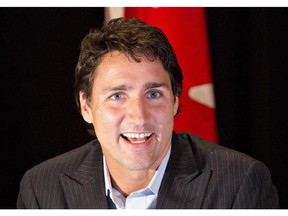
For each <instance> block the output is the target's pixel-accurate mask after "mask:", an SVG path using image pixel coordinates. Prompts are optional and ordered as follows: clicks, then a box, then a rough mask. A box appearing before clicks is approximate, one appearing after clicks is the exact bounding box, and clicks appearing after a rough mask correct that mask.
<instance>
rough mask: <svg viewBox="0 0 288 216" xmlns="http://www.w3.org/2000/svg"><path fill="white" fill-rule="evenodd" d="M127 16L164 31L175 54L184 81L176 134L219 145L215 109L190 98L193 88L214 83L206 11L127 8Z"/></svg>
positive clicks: (195, 9) (200, 9)
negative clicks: (191, 134) (199, 137)
mask: <svg viewBox="0 0 288 216" xmlns="http://www.w3.org/2000/svg"><path fill="white" fill-rule="evenodd" d="M125 16H126V17H137V18H139V19H141V20H143V21H145V22H147V23H150V24H151V25H154V26H157V27H159V28H161V29H162V30H163V31H164V32H165V34H166V35H167V37H168V39H169V41H170V42H171V44H172V46H173V48H174V50H175V52H176V55H177V58H178V61H179V64H180V66H181V68H182V71H183V74H184V81H183V93H182V96H181V98H180V108H181V111H180V114H179V115H178V116H177V117H176V118H175V127H174V128H175V131H186V132H191V133H194V134H196V135H198V136H201V137H203V138H204V139H207V140H209V141H212V142H217V133H216V119H215V109H213V108H209V107H207V106H205V105H203V104H201V103H199V102H197V101H195V100H192V99H191V98H190V97H189V95H188V91H189V89H190V88H191V87H197V86H199V85H202V84H207V83H212V79H211V69H210V58H209V48H208V38H207V28H206V20H205V10H204V9H203V8H189V7H185V8H180V7H179V8H178V7H177V8H172V7H171V8H147V7H145V8H141V7H138V8H133V7H128V8H125Z"/></svg>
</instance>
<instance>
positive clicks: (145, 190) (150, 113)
mask: <svg viewBox="0 0 288 216" xmlns="http://www.w3.org/2000/svg"><path fill="white" fill-rule="evenodd" d="M182 79H183V77H182V72H181V69H180V67H179V65H178V62H177V59H176V56H175V54H174V51H173V49H172V47H171V45H170V44H169V42H168V40H167V38H166V36H165V35H164V34H163V32H162V31H161V30H160V29H157V28H155V27H153V26H150V25H147V24H146V23H143V22H141V21H140V20H137V19H125V18H119V19H114V20H111V21H110V22H109V23H108V24H107V25H106V26H104V27H102V28H101V29H100V30H96V31H94V32H90V33H89V34H88V35H87V36H86V37H85V38H84V39H83V41H82V46H81V52H80V57H79V61H78V64H77V67H76V73H75V81H76V83H75V92H76V102H77V105H78V107H79V110H80V111H81V114H82V116H83V118H84V120H85V121H86V122H87V123H88V125H89V126H90V132H92V133H94V134H95V136H96V139H95V140H93V141H91V142H90V143H88V144H86V145H84V146H82V147H80V148H78V149H75V150H72V151H71V152H68V153H65V154H63V155H60V156H58V157H56V158H54V159H51V160H48V161H46V162H43V163H42V164H40V165H37V166H35V167H34V168H32V169H31V170H29V171H27V172H26V174H25V175H24V177H23V179H22V181H21V185H20V192H19V197H18V202H17V205H18V208H114V209H123V208H127V209H128V208H151V209H153V208H175V209H184V208H189V209H191V208H277V207H278V196H277V192H276V189H275V187H274V186H273V185H272V182H271V177H270V173H269V171H268V169H267V168H266V167H265V165H264V164H263V163H261V162H259V161H256V160H254V159H253V158H251V157H249V156H247V155H244V154H242V153H239V152H236V151H233V150H229V149H227V148H224V147H221V146H219V145H214V144H211V143H208V142H206V141H204V140H202V139H200V138H198V137H196V136H194V135H192V134H188V133H181V134H176V133H174V132H173V122H174V116H175V115H176V114H177V113H178V101H179V96H180V94H181V90H182ZM91 126H92V127H91Z"/></svg>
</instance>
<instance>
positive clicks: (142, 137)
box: [121, 133, 152, 144]
mask: <svg viewBox="0 0 288 216" xmlns="http://www.w3.org/2000/svg"><path fill="white" fill-rule="evenodd" d="M151 136H152V133H123V134H121V137H122V138H124V139H125V140H127V141H129V142H131V143H132V144H140V143H145V142H147V140H149V139H150V137H151Z"/></svg>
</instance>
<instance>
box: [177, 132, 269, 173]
mask: <svg viewBox="0 0 288 216" xmlns="http://www.w3.org/2000/svg"><path fill="white" fill-rule="evenodd" d="M177 136H178V137H179V140H181V141H180V143H182V145H189V146H190V148H191V149H192V152H193V156H194V159H195V160H196V162H197V163H198V164H199V166H200V167H201V168H200V167H199V168H200V169H204V168H207V169H209V170H214V171H218V172H219V173H222V172H225V171H226V172H227V171H228V170H235V171H236V172H237V173H240V172H241V173H242V174H243V173H245V172H247V171H248V170H249V169H250V168H251V167H255V168H259V167H260V168H261V169H267V168H266V166H265V165H264V164H263V163H262V162H260V161H258V160H256V159H254V158H253V157H251V156H249V155H247V154H245V153H242V152H239V151H236V150H233V149H230V148H227V147H224V146H221V145H219V144H214V143H211V142H208V141H206V140H204V139H202V138H200V137H198V136H195V135H193V134H190V133H178V134H177Z"/></svg>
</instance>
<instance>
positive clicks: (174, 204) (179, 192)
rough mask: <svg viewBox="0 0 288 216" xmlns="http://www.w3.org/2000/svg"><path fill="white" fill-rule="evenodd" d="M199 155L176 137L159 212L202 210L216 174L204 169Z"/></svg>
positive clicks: (160, 198)
mask: <svg viewBox="0 0 288 216" xmlns="http://www.w3.org/2000/svg"><path fill="white" fill-rule="evenodd" d="M190 142H191V141H190ZM197 155H198V154H197V153H196V152H195V151H194V150H192V146H191V144H190V143H189V142H187V141H186V140H184V139H182V138H180V137H179V136H177V135H176V134H174V135H173V141H172V151H171V156H170V159H169V162H168V165H167V168H166V172H165V175H164V177H163V181H162V184H161V188H160V191H159V195H158V201H157V208H170V209H192V208H196V209H197V208H201V205H202V202H203V199H204V195H205V191H206V188H207V185H208V183H209V180H210V177H211V174H212V172H211V171H209V170H205V169H202V164H201V161H200V159H199V158H198V157H197Z"/></svg>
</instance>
